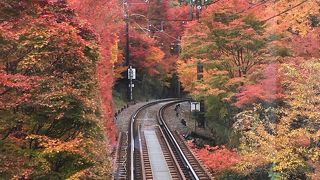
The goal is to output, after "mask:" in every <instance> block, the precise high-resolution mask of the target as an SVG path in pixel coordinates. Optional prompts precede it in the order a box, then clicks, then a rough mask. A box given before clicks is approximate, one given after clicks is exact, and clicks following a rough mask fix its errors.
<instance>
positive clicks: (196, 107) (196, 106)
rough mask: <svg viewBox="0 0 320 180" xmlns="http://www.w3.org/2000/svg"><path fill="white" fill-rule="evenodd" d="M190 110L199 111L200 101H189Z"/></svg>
mask: <svg viewBox="0 0 320 180" xmlns="http://www.w3.org/2000/svg"><path fill="white" fill-rule="evenodd" d="M190 105H191V111H200V102H190Z"/></svg>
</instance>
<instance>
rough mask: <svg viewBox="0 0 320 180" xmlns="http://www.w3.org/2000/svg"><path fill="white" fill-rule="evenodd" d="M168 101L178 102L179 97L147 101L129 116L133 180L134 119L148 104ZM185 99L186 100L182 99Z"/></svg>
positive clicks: (132, 174) (132, 177)
mask: <svg viewBox="0 0 320 180" xmlns="http://www.w3.org/2000/svg"><path fill="white" fill-rule="evenodd" d="M168 101H175V102H180V101H181V99H178V98H170V99H162V100H158V101H153V102H151V103H148V104H145V105H143V106H141V107H140V108H139V109H138V110H136V111H135V113H134V114H133V115H132V116H131V117H130V127H129V135H130V137H129V138H128V139H129V141H130V142H129V143H128V145H130V148H129V149H130V157H129V159H130V166H129V167H130V178H129V179H131V180H135V178H134V171H135V167H134V151H135V142H134V131H133V129H134V123H135V120H136V117H137V115H138V114H139V113H140V112H141V111H142V110H144V109H146V108H148V107H150V106H153V105H155V104H158V103H162V102H168ZM184 101H186V100H184Z"/></svg>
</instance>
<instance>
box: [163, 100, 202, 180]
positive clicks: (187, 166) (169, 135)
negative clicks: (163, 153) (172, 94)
mask: <svg viewBox="0 0 320 180" xmlns="http://www.w3.org/2000/svg"><path fill="white" fill-rule="evenodd" d="M184 101H188V100H187V99H185V100H179V101H175V102H172V103H168V104H166V105H164V106H162V107H161V108H160V110H159V112H158V117H159V121H160V124H162V125H163V127H164V129H165V131H166V133H167V134H168V137H169V138H170V140H171V141H172V142H173V144H174V146H175V147H176V148H177V149H178V152H179V154H180V156H181V157H182V160H183V161H184V163H185V164H186V168H187V169H188V171H189V173H190V174H191V175H192V178H193V179H195V180H199V177H198V175H197V174H196V172H195V171H194V169H193V167H192V166H191V164H190V163H189V160H188V159H187V157H186V156H185V154H184V153H183V151H182V149H181V148H180V146H179V144H178V142H177V141H176V139H175V138H174V136H173V134H172V133H171V131H170V129H169V128H168V126H167V124H166V122H165V121H164V118H163V116H162V113H163V110H164V109H165V108H166V107H168V106H170V105H172V104H176V103H180V102H184Z"/></svg>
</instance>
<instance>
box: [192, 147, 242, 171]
mask: <svg viewBox="0 0 320 180" xmlns="http://www.w3.org/2000/svg"><path fill="white" fill-rule="evenodd" d="M188 145H189V147H191V149H192V151H193V152H194V153H195V155H196V156H197V157H198V158H199V159H200V161H202V162H203V163H204V164H205V166H206V167H207V168H209V169H210V171H212V172H213V173H219V172H221V171H223V170H226V169H229V168H231V167H232V166H234V165H236V164H237V162H239V161H240V156H239V155H238V154H237V152H235V151H233V150H229V149H227V148H226V147H224V146H222V147H218V146H215V147H211V146H209V145H205V146H204V147H203V148H201V149H198V148H197V147H195V145H194V144H193V143H192V142H191V141H189V142H188Z"/></svg>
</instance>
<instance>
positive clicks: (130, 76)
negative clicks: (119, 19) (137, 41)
mask: <svg viewBox="0 0 320 180" xmlns="http://www.w3.org/2000/svg"><path fill="white" fill-rule="evenodd" d="M124 6H125V7H124V9H125V21H126V25H125V33H126V49H125V61H126V66H127V67H129V66H130V69H129V71H128V75H129V83H128V84H129V87H128V99H129V101H132V100H133V97H132V67H131V62H130V38H129V12H128V2H127V1H125V2H124Z"/></svg>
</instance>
